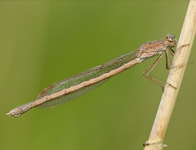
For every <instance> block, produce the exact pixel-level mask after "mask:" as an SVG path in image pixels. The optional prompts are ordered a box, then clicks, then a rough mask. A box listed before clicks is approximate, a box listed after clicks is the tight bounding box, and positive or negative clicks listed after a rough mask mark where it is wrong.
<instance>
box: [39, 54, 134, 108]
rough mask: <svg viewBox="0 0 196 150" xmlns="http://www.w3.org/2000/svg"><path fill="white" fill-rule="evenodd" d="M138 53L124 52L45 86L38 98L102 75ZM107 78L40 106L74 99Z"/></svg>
mask: <svg viewBox="0 0 196 150" xmlns="http://www.w3.org/2000/svg"><path fill="white" fill-rule="evenodd" d="M136 53H137V50H136V51H133V52H129V53H127V54H124V55H122V56H119V57H117V58H115V59H113V60H111V61H109V62H107V63H105V64H103V65H99V66H96V67H94V68H91V69H89V70H87V71H84V72H81V73H79V74H77V75H74V76H71V77H69V78H66V79H64V80H62V81H60V82H57V83H54V84H52V85H50V86H49V87H47V88H45V89H44V90H43V91H42V92H41V93H40V94H39V95H38V97H37V99H40V98H42V97H44V96H46V95H50V94H52V93H55V92H58V91H60V90H62V89H66V88H69V87H71V86H74V85H77V84H79V83H81V82H83V81H88V80H90V79H92V78H95V77H98V76H100V75H102V74H103V73H107V72H110V71H111V70H113V69H116V68H118V67H120V66H122V65H124V64H125V63H127V62H129V61H130V60H132V59H134V58H135V54H136ZM106 80H107V79H105V80H102V81H100V82H98V83H96V84H93V85H90V86H88V87H84V88H83V89H81V90H79V91H76V92H73V93H70V94H67V95H64V96H62V97H60V98H56V99H53V100H52V101H48V102H46V103H44V104H42V105H40V106H39V107H42V108H48V107H53V106H56V105H59V104H61V103H63V102H66V101H69V100H72V99H74V98H76V97H79V96H81V95H83V94H85V93H88V92H90V91H92V90H93V89H94V88H96V87H98V86H99V85H101V84H102V83H104V82H105V81H106Z"/></svg>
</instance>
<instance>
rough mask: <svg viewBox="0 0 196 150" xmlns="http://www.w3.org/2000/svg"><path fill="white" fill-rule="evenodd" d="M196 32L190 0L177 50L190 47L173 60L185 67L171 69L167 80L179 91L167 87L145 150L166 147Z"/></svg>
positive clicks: (194, 10) (195, 9)
mask: <svg viewBox="0 0 196 150" xmlns="http://www.w3.org/2000/svg"><path fill="white" fill-rule="evenodd" d="M195 32H196V1H195V0H190V3H189V6H188V10H187V13H186V17H185V20H184V24H183V27H182V31H181V34H180V38H179V42H178V46H177V49H178V48H179V47H180V46H182V45H185V44H189V45H188V46H184V47H183V48H180V49H179V50H178V51H177V52H176V54H175V56H174V60H173V66H182V65H183V66H182V67H180V68H179V67H176V68H173V69H171V70H170V72H169V76H168V79H167V83H170V84H172V85H174V86H175V87H177V89H174V88H172V87H171V86H168V85H166V86H165V90H164V93H163V95H162V99H161V102H160V105H159V108H158V111H157V115H156V118H155V121H154V124H153V127H152V131H151V133H150V137H149V139H148V141H147V142H146V146H145V147H144V150H162V149H163V147H164V145H163V144H162V143H163V139H164V136H165V132H166V130H167V126H168V123H169V120H170V117H171V114H172V111H173V108H174V105H175V101H176V98H177V95H178V91H179V89H180V85H181V82H182V78H183V75H184V71H185V68H186V65H184V64H187V63H188V58H189V54H190V51H191V47H192V44H193V41H194V37H195Z"/></svg>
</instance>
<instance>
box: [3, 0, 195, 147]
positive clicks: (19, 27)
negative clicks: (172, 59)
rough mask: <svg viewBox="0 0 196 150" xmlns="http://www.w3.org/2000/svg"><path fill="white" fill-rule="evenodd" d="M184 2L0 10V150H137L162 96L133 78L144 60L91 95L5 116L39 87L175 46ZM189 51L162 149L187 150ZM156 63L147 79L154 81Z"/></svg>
mask: <svg viewBox="0 0 196 150" xmlns="http://www.w3.org/2000/svg"><path fill="white" fill-rule="evenodd" d="M187 6H188V1H186V0H184V1H137V2H136V1H114V2H113V1H56V2H54V1H50V2H48V1H26V2H25V1H21V2H20V1H15V2H14V1H1V2H0V22H1V23H0V96H1V98H0V107H1V109H0V147H1V149H2V150H13V149H14V150H26V149H28V150H35V149H36V150H39V149H41V150H43V149H47V150H54V149H56V150H92V149H93V150H130V149H143V147H142V144H143V143H144V142H145V141H146V140H147V139H148V137H149V134H150V131H151V128H152V125H153V121H154V118H155V115H156V111H157V108H158V105H159V102H160V99H161V95H162V90H161V88H159V87H158V86H157V85H155V84H153V83H152V82H150V81H149V80H147V79H146V78H144V77H143V76H142V72H143V71H144V70H145V69H146V68H147V67H148V66H149V65H150V64H151V63H152V62H153V61H155V59H156V58H152V59H149V60H147V61H145V63H142V64H139V65H137V66H135V67H133V68H131V69H129V70H127V71H125V72H123V73H121V74H119V75H117V76H115V77H113V78H112V79H110V80H109V81H107V82H106V83H105V84H103V85H101V86H100V87H98V88H97V89H96V90H94V91H93V92H90V93H89V94H86V95H84V96H81V97H79V98H77V99H76V100H73V101H70V102H67V103H65V104H63V105H61V106H58V107H55V108H52V109H39V108H34V109H32V110H31V111H29V112H28V113H26V114H24V115H22V116H21V117H19V118H16V119H15V118H10V117H8V116H5V113H7V112H9V111H10V110H11V109H13V108H15V107H16V106H19V105H22V104H25V103H28V102H30V101H33V100H35V99H36V96H37V95H38V94H39V92H40V91H42V90H43V89H44V88H45V87H47V86H49V85H50V84H52V83H55V82H57V81H60V80H62V79H64V78H67V77H69V76H71V75H74V74H76V73H79V72H81V71H84V70H87V69H89V68H91V67H94V66H97V65H100V64H102V63H105V62H107V61H109V60H111V59H113V58H115V57H117V56H120V55H122V54H124V53H127V52H129V51H132V50H135V49H137V48H138V47H139V45H140V44H143V43H144V42H147V41H153V40H160V39H164V38H165V35H166V34H168V33H171V34H175V35H176V38H177V39H178V37H179V35H180V31H181V28H182V24H183V20H184V17H185V14H186V10H187ZM195 50H196V44H194V46H193V49H192V52H191V56H190V59H189V61H193V62H194V63H193V64H191V65H188V66H187V69H186V72H185V76H184V79H183V82H182V86H181V88H180V92H179V95H178V99H177V103H176V105H175V108H174V112H173V114H172V117H171V121H170V123H169V126H168V130H167V133H166V136H165V139H164V143H165V144H167V145H168V148H167V149H168V150H172V149H178V150H184V149H195V141H196V128H195V127H196V115H195V114H196V109H195V108H196V100H195V96H196V92H195V89H196V84H195V83H196V78H195V77H196V70H195V68H196V67H195V66H196V65H195V62H196V59H195V56H196V52H195ZM167 75H168V71H167V70H166V69H165V58H163V59H162V61H161V62H160V64H159V65H158V67H157V68H156V69H155V70H154V72H153V73H152V76H153V77H155V78H158V79H161V80H163V81H165V80H166V78H167Z"/></svg>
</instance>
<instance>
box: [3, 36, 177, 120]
mask: <svg viewBox="0 0 196 150" xmlns="http://www.w3.org/2000/svg"><path fill="white" fill-rule="evenodd" d="M172 47H176V39H175V37H174V36H173V35H171V34H168V35H166V38H165V39H164V40H159V41H152V42H147V43H144V44H142V45H140V46H139V48H138V49H137V50H135V51H133V52H129V53H127V54H124V55H122V56H119V57H117V58H115V59H113V60H111V61H109V62H107V63H105V64H103V65H99V66H97V67H94V68H92V69H89V70H87V71H84V72H82V73H79V74H77V75H74V76H71V77H69V78H67V79H64V80H62V81H60V82H57V83H54V84H52V85H50V86H48V87H47V88H45V89H44V90H43V91H42V92H41V93H40V94H39V95H38V97H37V99H36V100H35V101H32V102H30V103H27V104H24V105H22V106H19V107H16V108H15V109H13V110H11V111H10V112H9V113H7V114H6V115H9V116H14V117H18V116H20V115H21V114H23V113H25V112H27V111H28V110H30V109H31V108H34V107H37V106H40V107H52V106H55V105H58V104H61V103H63V102H66V101H69V100H72V99H74V98H76V97H79V96H81V95H83V94H85V93H88V92H90V91H91V90H93V89H94V88H96V87H98V86H99V85H101V84H102V83H104V82H105V81H106V80H108V79H109V78H111V77H112V76H114V75H116V74H118V73H120V72H122V71H124V70H126V69H128V68H131V67H133V66H134V65H136V64H139V63H141V62H143V61H145V60H146V59H148V58H150V57H153V56H156V55H159V57H158V58H157V60H156V61H155V62H154V63H153V64H152V65H151V66H150V67H149V68H148V69H147V70H146V71H144V72H143V75H144V76H145V77H147V78H148V79H150V80H151V81H153V82H154V83H156V84H158V83H157V82H162V81H160V80H157V79H154V78H151V77H149V74H150V73H151V72H152V70H153V69H154V68H155V66H156V65H157V63H158V62H159V61H160V59H161V57H162V55H163V53H164V52H165V54H166V68H167V69H170V68H171V66H170V62H169V54H168V51H169V52H170V53H171V55H174V54H175V52H174V50H173V49H172ZM162 83H164V82H162ZM166 84H169V83H166ZM158 85H159V86H161V85H160V84H158ZM169 85H170V86H172V85H171V84H169ZM172 87H173V88H175V87H174V86H172Z"/></svg>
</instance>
